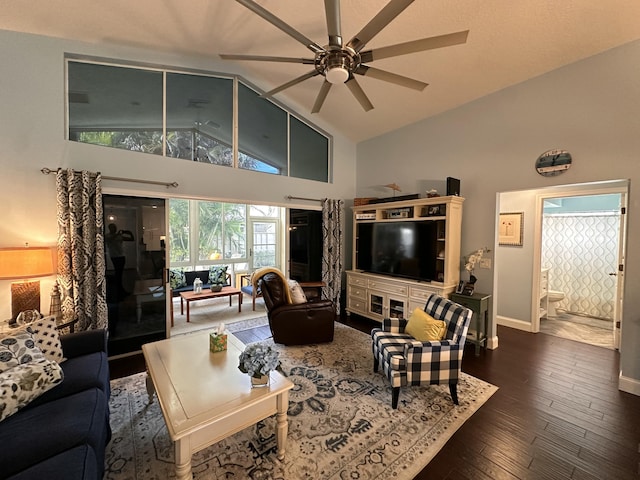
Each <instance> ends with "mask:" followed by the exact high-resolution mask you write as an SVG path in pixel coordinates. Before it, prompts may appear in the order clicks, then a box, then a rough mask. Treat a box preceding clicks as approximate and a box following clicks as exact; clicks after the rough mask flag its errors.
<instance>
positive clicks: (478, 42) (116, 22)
mask: <svg viewBox="0 0 640 480" xmlns="http://www.w3.org/2000/svg"><path fill="white" fill-rule="evenodd" d="M257 2H258V3H259V4H260V5H262V6H263V7H265V8H266V9H268V10H269V11H271V12H272V13H273V14H275V15H276V16H278V17H280V18H281V19H282V20H284V21H285V22H286V23H288V24H289V25H291V26H292V27H293V28H295V29H296V30H298V31H299V32H301V33H303V34H304V35H306V36H307V37H309V38H311V39H312V40H314V41H315V42H316V43H318V44H320V45H325V44H326V43H327V34H326V21H325V15H324V2H322V1H321V0H257ZM386 4H387V0H343V2H342V35H343V38H344V39H345V41H347V40H349V39H350V38H351V37H352V36H353V35H354V34H355V33H357V32H358V31H359V30H360V29H361V28H362V27H363V26H364V25H365V24H366V23H367V22H368V21H369V20H370V19H371V18H372V17H373V16H374V15H375V14H376V13H378V11H380V9H382V7H383V6H384V5H386ZM0 12H2V13H0V28H1V29H4V30H13V31H20V32H28V33H35V34H40V35H48V36H53V37H61V38H67V39H73V40H81V41H85V42H90V43H111V44H118V45H125V46H133V47H143V48H151V49H157V50H161V51H165V52H170V53H176V54H184V55H190V56H197V57H201V56H204V57H211V58H215V59H218V58H219V57H218V54H220V53H237V54H257V55H275V56H291V57H305V58H313V55H312V54H311V52H310V51H309V50H308V49H307V48H305V47H304V46H303V45H302V44H300V43H298V42H297V41H296V40H294V39H293V38H291V37H289V36H288V35H286V34H285V33H283V32H282V31H280V30H278V29H277V28H276V27H274V26H273V25H271V24H270V23H268V22H266V21H265V20H263V19H262V18H260V17H258V16H257V15H255V14H254V13H252V12H251V11H249V10H248V9H247V8H245V7H244V6H242V5H240V4H238V3H236V2H235V1H233V0H134V1H131V0H108V1H103V2H87V1H86V0H41V1H31V2H26V1H22V2H16V1H15V0H0ZM460 30H470V33H469V37H468V40H467V43H466V44H463V45H457V46H453V47H447V48H442V49H438V50H431V51H427V52H422V53H414V54H409V55H404V56H400V57H395V58H390V59H383V60H379V61H375V62H372V63H371V64H370V65H371V66H374V67H376V68H380V69H384V70H390V71H393V72H395V73H398V74H401V75H404V76H408V77H411V78H415V79H417V80H421V81H424V82H426V83H429V86H428V87H427V88H426V89H425V90H424V91H422V92H417V91H414V90H410V89H407V88H403V87H399V86H395V85H393V84H389V83H386V82H382V81H379V80H375V79H371V78H364V77H361V76H358V77H357V79H358V81H359V83H360V85H361V86H362V88H363V89H364V91H365V93H366V94H367V96H368V97H369V99H370V100H371V102H372V103H373V105H374V107H375V108H374V109H373V110H371V111H370V112H364V111H363V110H362V108H361V107H360V105H359V104H358V102H357V101H356V100H355V98H354V97H353V96H352V95H351V94H350V93H349V91H348V89H347V88H346V86H344V85H336V86H334V87H333V88H332V89H331V92H330V93H329V96H328V97H327V99H326V101H325V103H324V106H323V108H322V111H321V112H320V113H319V114H314V116H317V117H319V118H321V119H322V120H323V122H326V123H327V124H329V125H331V126H332V127H334V128H336V129H337V130H338V131H340V132H342V133H343V134H344V135H345V136H346V137H347V138H349V139H351V140H353V141H361V140H365V139H367V138H371V137H374V136H377V135H380V134H382V133H385V132H388V131H391V130H394V129H396V128H399V127H401V126H403V125H407V124H410V123H413V122H416V121H418V120H421V119H423V118H426V117H430V116H432V115H436V114H438V113H441V112H444V111H447V110H449V109H452V108H455V107H457V106H459V105H462V104H464V103H467V102H469V101H472V100H474V99H477V98H480V97H482V96H485V95H487V94H490V93H492V92H495V91H497V90H500V89H503V88H505V87H507V86H509V85H513V84H516V83H520V82H522V81H525V80H527V79H529V78H532V77H535V76H538V75H541V74H543V73H545V72H549V71H551V70H554V69H556V68H558V67H561V66H563V65H567V64H569V63H572V62H575V61H577V60H580V59H583V58H586V57H589V56H592V55H594V54H597V53H600V52H602V51H605V50H608V49H610V48H613V47H616V46H619V45H622V44H624V43H627V42H630V41H633V40H636V39H639V38H640V1H638V0H607V1H603V0H458V1H450V0H449V1H447V0H417V1H415V2H414V3H413V4H412V5H410V6H409V7H408V8H407V9H406V10H405V11H404V12H403V13H401V14H400V15H399V16H398V17H397V18H396V19H395V20H394V21H393V22H391V24H389V25H388V26H387V27H386V28H385V29H383V30H382V32H381V33H380V34H379V35H378V36H376V37H375V38H374V39H373V40H371V42H369V44H367V49H370V48H373V49H375V48H376V47H382V46H386V45H392V44H396V43H401V42H407V41H410V40H416V39H419V38H423V37H431V36H435V35H442V34H446V33H452V32H457V31H460ZM75 53H78V52H75ZM229 63H230V64H231V63H232V62H231V61H229ZM239 63H241V64H242V65H241V66H239V65H231V66H230V67H229V72H233V73H242V74H243V75H244V76H245V78H247V80H249V81H251V82H252V83H254V84H255V85H256V86H258V87H259V88H261V89H263V90H265V91H268V90H271V89H272V88H274V87H276V86H279V85H281V84H283V83H285V82H287V81H289V80H292V79H293V78H295V77H297V76H299V75H302V74H303V73H305V72H307V71H310V70H311V68H312V67H311V66H309V65H296V64H284V63H267V62H239ZM218 65H219V64H218ZM218 71H219V70H218ZM321 83H322V77H320V76H318V77H314V78H312V79H310V80H306V81H305V82H303V83H301V84H299V85H296V86H294V87H292V88H290V89H287V90H285V91H283V92H281V93H279V94H277V95H276V97H275V98H277V99H278V100H280V101H282V102H284V103H285V104H290V105H298V107H300V106H302V111H301V112H300V113H302V114H304V115H306V116H307V117H309V118H310V119H311V120H313V118H314V116H312V115H311V114H310V113H309V112H310V111H311V107H312V105H313V103H314V101H315V98H316V95H317V92H318V90H319V88H320V85H321ZM594 93H596V92H594ZM299 109H300V108H299Z"/></svg>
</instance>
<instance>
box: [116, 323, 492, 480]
mask: <svg viewBox="0 0 640 480" xmlns="http://www.w3.org/2000/svg"><path fill="white" fill-rule="evenodd" d="M265 343H268V344H273V342H272V341H271V340H267V341H265ZM275 347H276V348H277V349H278V350H279V351H280V360H281V363H282V370H283V372H284V373H285V374H286V375H287V376H288V378H289V379H290V380H291V381H292V382H293V383H294V384H295V387H294V388H293V390H291V391H290V398H289V412H288V413H289V435H288V437H287V448H286V457H285V460H284V461H279V460H278V459H277V458H276V454H275V448H276V440H275V436H274V432H275V418H274V417H271V418H268V419H266V420H264V421H262V422H259V423H258V424H257V425H254V426H252V427H250V428H247V429H245V430H243V431H241V432H239V433H237V434H235V435H233V436H231V437H228V438H227V439H225V440H222V441H221V442H219V443H217V444H215V445H213V446H211V447H209V448H207V449H205V450H203V451H201V452H199V453H197V454H196V455H194V456H193V458H192V467H193V473H194V478H195V479H197V480H200V479H230V478H234V479H256V480H257V479H260V480H267V479H273V480H285V479H286V480H293V479H295V480H298V479H313V480H317V479H340V480H342V479H387V478H396V479H411V478H413V477H414V476H415V475H416V474H417V473H418V472H419V471H420V470H422V468H424V466H425V465H426V464H427V463H429V461H430V460H431V459H432V458H433V457H434V456H435V454H436V453H437V452H438V451H439V450H440V448H442V446H443V445H444V444H445V443H446V441H447V440H448V439H449V438H450V437H451V436H452V435H453V433H454V432H455V431H456V430H457V429H458V428H459V427H460V426H461V425H462V424H463V423H464V422H465V421H466V420H467V419H468V418H469V417H471V415H472V414H473V413H474V412H475V411H476V410H477V409H478V408H480V407H481V406H482V405H483V403H484V402H486V401H487V399H489V397H491V395H492V394H493V393H494V392H495V391H496V390H497V387H495V386H493V385H491V384H488V383H486V382H484V381H482V380H479V379H477V378H474V377H472V376H470V375H466V374H463V376H462V379H461V381H460V384H459V386H458V396H459V400H460V405H459V406H455V405H453V403H452V402H451V398H450V396H449V391H448V390H449V389H448V387H447V386H431V387H411V388H403V389H402V390H401V392H400V402H399V405H398V409H397V410H393V409H392V408H391V389H390V387H389V384H388V382H387V381H386V380H385V378H384V377H383V376H382V375H381V374H374V373H373V371H372V357H371V340H370V336H369V335H367V334H364V333H361V332H359V331H357V330H354V329H352V328H350V327H346V326H344V325H341V324H336V332H335V340H334V342H333V343H331V344H323V345H310V346H304V347H284V346H282V345H276V346H275ZM145 375H146V374H144V373H140V374H137V375H132V376H130V377H125V378H122V379H117V380H114V381H113V382H112V383H111V388H112V394H111V395H112V396H111V426H112V429H113V438H112V440H111V442H110V444H109V446H108V448H107V457H106V473H105V476H104V478H106V479H127V480H128V479H132V480H134V479H135V480H143V479H144V480H149V479H158V480H160V479H162V480H164V479H167V478H175V472H174V464H173V459H174V452H173V444H172V442H171V441H170V439H169V436H168V434H167V430H166V427H165V424H164V420H163V418H162V414H161V412H160V408H159V405H158V402H157V401H154V402H153V403H152V404H150V405H149V404H148V398H147V394H146V389H145Z"/></svg>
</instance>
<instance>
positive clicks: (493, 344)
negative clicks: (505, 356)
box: [487, 335, 498, 350]
mask: <svg viewBox="0 0 640 480" xmlns="http://www.w3.org/2000/svg"><path fill="white" fill-rule="evenodd" d="M487 348H488V349H489V350H495V349H496V348H498V336H497V335H495V336H493V337H487Z"/></svg>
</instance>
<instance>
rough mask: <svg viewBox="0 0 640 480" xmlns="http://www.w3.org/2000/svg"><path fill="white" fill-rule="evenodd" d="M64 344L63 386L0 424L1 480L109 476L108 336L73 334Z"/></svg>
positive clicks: (72, 479)
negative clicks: (106, 466)
mask: <svg viewBox="0 0 640 480" xmlns="http://www.w3.org/2000/svg"><path fill="white" fill-rule="evenodd" d="M60 342H61V344H62V351H63V354H64V356H65V358H66V360H64V361H62V362H60V366H61V367H62V371H63V373H64V378H63V380H62V382H61V383H60V384H58V385H56V386H55V387H54V388H52V389H51V390H48V391H47V392H45V393H44V394H42V395H41V396H39V397H38V398H36V399H35V400H33V401H32V402H31V403H29V404H28V405H27V406H25V407H23V408H22V409H21V410H19V411H18V412H17V413H15V414H13V415H11V416H10V417H8V418H5V419H4V420H3V421H1V422H0V479H11V480H32V479H33V480H35V479H38V480H39V479H43V478H46V479H47V480H63V479H64V480H75V479H83V480H85V479H86V480H88V479H91V480H95V479H101V478H102V476H103V473H104V461H105V448H106V446H107V444H108V442H109V440H110V439H111V428H110V426H109V396H110V393H111V392H110V389H109V364H108V360H107V334H106V331H104V330H90V331H84V332H76V333H70V334H68V335H61V336H60Z"/></svg>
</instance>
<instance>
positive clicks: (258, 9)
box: [236, 0, 324, 53]
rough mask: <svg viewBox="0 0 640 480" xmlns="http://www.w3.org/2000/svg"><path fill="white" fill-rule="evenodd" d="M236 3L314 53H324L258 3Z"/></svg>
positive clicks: (241, 1) (249, 1) (247, 0)
mask: <svg viewBox="0 0 640 480" xmlns="http://www.w3.org/2000/svg"><path fill="white" fill-rule="evenodd" d="M236 2H238V3H240V4H242V5H244V6H245V7H247V8H248V9H249V10H251V11H252V12H253V13H255V14H256V15H259V16H260V17H262V18H264V19H265V20H266V21H267V22H269V23H271V24H272V25H274V26H275V27H277V28H279V29H280V30H282V31H283V32H284V33H286V34H287V35H290V36H291V37H293V38H295V39H296V40H297V41H299V42H300V43H302V44H303V45H304V46H305V47H307V48H308V49H309V50H311V51H312V52H313V53H318V52H322V51H324V48H322V47H321V46H320V45H318V44H317V43H315V42H314V41H313V40H310V39H309V38H307V37H306V36H304V35H303V34H302V33H300V32H299V31H297V30H296V29H295V28H293V27H292V26H291V25H289V24H287V23H285V22H283V21H282V20H280V19H279V18H278V17H276V16H275V15H274V14H273V13H271V12H269V11H268V10H266V9H265V8H264V7H262V6H260V5H258V4H257V3H256V2H254V1H252V0H236Z"/></svg>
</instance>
